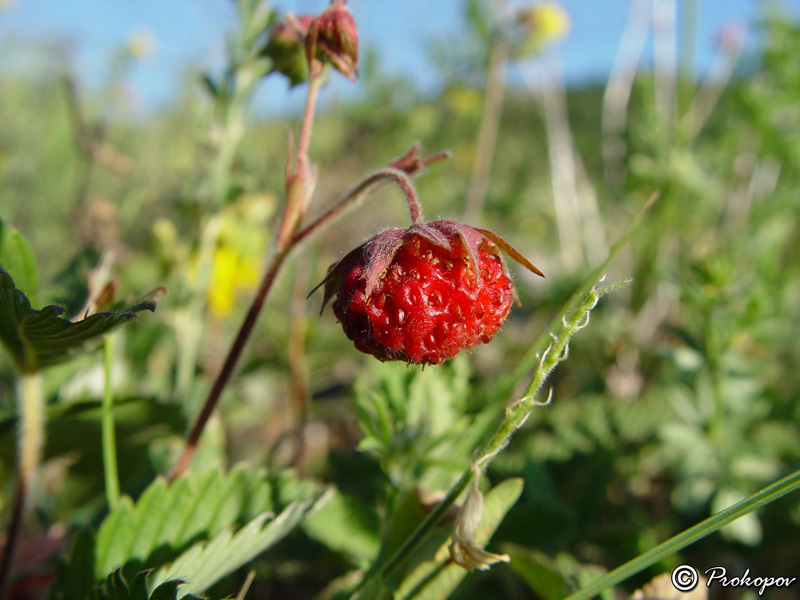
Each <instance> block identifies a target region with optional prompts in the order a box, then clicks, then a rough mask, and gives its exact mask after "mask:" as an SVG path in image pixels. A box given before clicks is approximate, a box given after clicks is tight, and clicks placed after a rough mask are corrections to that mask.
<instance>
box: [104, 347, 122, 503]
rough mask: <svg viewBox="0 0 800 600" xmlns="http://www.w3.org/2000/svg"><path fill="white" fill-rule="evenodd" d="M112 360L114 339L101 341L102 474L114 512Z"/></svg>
mask: <svg viewBox="0 0 800 600" xmlns="http://www.w3.org/2000/svg"><path fill="white" fill-rule="evenodd" d="M113 358H114V337H113V336H107V337H106V338H105V340H103V406H102V424H101V427H102V437H103V473H104V476H105V488H106V501H107V502H108V508H109V510H114V508H116V506H117V502H119V474H118V471H117V439H116V433H115V431H114V388H113V384H112V381H111V368H112V363H113Z"/></svg>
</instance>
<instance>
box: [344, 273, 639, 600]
mask: <svg viewBox="0 0 800 600" xmlns="http://www.w3.org/2000/svg"><path fill="white" fill-rule="evenodd" d="M626 283H627V282H623V283H618V284H613V285H609V286H606V287H603V288H597V287H596V286H595V287H592V288H591V290H590V291H589V293H588V294H586V296H585V297H584V299H583V301H582V302H581V305H580V306H579V307H578V308H577V309H575V310H574V311H572V312H570V313H566V314H564V315H563V318H562V322H563V328H562V329H561V332H560V333H559V334H558V336H555V337H554V338H553V341H552V342H551V344H550V346H549V347H548V348H547V349H546V350H545V352H544V353H543V354H542V357H541V359H540V361H539V366H538V368H537V369H536V371H535V372H534V374H533V377H532V378H531V382H530V384H529V385H528V388H527V389H526V391H525V394H524V395H523V397H522V398H520V399H519V400H517V401H516V402H514V403H513V404H512V405H511V406H510V407H509V408H508V409H507V410H506V413H505V417H504V418H503V421H502V422H501V423H500V425H499V426H498V427H497V428H496V429H495V431H494V433H493V434H492V435H491V436H490V437H489V439H488V440H487V441H486V442H485V443H484V444H483V445H482V446H481V447H480V449H479V450H478V451H476V453H475V455H474V457H473V459H472V463H471V464H470V466H469V467H468V468H467V470H466V471H464V473H463V474H462V475H461V477H460V478H459V480H458V481H457V482H456V483H455V484H454V485H453V487H452V488H450V491H449V492H448V493H447V496H445V498H444V500H442V501H441V502H440V503H439V504H438V505H437V507H436V508H435V509H434V510H433V511H432V512H431V513H430V514H429V515H428V516H427V517H426V518H425V520H424V521H423V522H422V523H420V525H419V526H418V527H417V529H416V530H415V531H414V533H412V534H411V536H409V537H408V539H407V540H406V541H405V542H404V543H403V545H402V546H401V547H400V548H399V549H398V550H397V551H396V552H395V553H394V554H393V555H392V556H391V557H390V558H389V559H388V560H387V561H386V562H385V563H383V565H380V566H374V567H373V568H372V569H371V570H370V571H368V572H367V574H366V575H365V576H364V578H363V579H362V580H361V581H360V582H359V584H358V585H357V586H356V588H355V589H354V590H353V595H352V596H351V597H352V598H360V596H359V593H360V592H361V591H362V590H364V589H365V588H366V587H367V584H369V583H371V582H372V581H373V580H374V579H376V578H378V579H382V580H386V579H387V578H389V577H390V576H391V575H392V573H393V572H394V571H395V570H396V569H397V568H398V567H399V566H400V565H401V564H403V562H405V560H406V559H407V558H408V557H409V556H410V555H411V553H412V552H414V551H415V550H416V549H417V547H418V546H419V545H420V544H421V543H422V541H423V540H424V539H425V537H426V536H427V535H428V533H429V532H430V531H431V530H432V529H433V527H435V526H436V524H437V523H438V522H439V520H440V519H441V518H442V516H443V515H444V514H445V512H447V509H449V508H450V507H451V506H452V505H453V504H454V503H455V501H456V500H457V499H458V497H459V496H460V495H461V493H462V492H463V491H464V490H465V489H466V487H467V486H468V485H469V484H470V482H471V481H472V480H473V478H474V477H475V476H476V475H477V474H479V473H480V472H481V471H482V470H483V469H485V468H486V467H487V466H488V465H489V463H490V462H491V461H492V460H493V459H494V458H495V457H496V456H497V455H498V454H499V453H500V451H501V450H503V448H505V447H506V445H508V442H509V440H510V439H511V436H512V435H513V434H514V432H515V431H517V430H518V429H519V428H520V427H522V425H524V424H525V421H527V419H528V417H529V416H530V414H531V412H532V411H533V409H534V408H535V407H536V406H538V405H541V404H546V402H545V403H542V402H539V401H537V400H536V392H537V391H538V390H539V389H540V388H541V386H542V384H543V383H544V381H545V380H546V379H547V376H548V375H549V374H550V373H551V372H552V371H553V369H555V367H556V366H557V365H558V363H559V362H561V361H562V360H564V358H566V353H567V346H568V344H569V341H570V339H571V338H572V336H574V335H575V334H576V333H577V332H578V331H580V330H581V329H583V328H584V327H586V325H588V323H589V313H590V312H591V310H592V309H593V308H594V307H595V306H596V305H597V302H598V300H599V299H600V297H601V296H603V295H604V294H606V293H608V292H610V291H612V290H614V289H616V288H617V287H619V286H621V285H625V284H626Z"/></svg>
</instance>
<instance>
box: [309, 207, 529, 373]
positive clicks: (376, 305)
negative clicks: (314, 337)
mask: <svg viewBox="0 0 800 600" xmlns="http://www.w3.org/2000/svg"><path fill="white" fill-rule="evenodd" d="M501 248H502V249H503V250H505V251H506V252H507V253H508V254H509V255H510V256H511V257H512V258H514V259H515V260H516V261H518V262H520V263H521V264H523V265H524V266H525V267H526V268H528V269H529V270H531V271H532V272H534V273H536V274H538V275H542V273H541V271H539V270H538V269H537V268H536V267H534V266H533V265H532V264H531V263H529V262H528V261H527V260H526V259H525V258H524V257H523V256H522V255H521V254H519V253H518V252H517V251H516V250H514V249H513V248H512V247H511V246H510V245H509V244H508V243H507V242H505V241H504V240H503V239H501V238H500V237H498V236H497V235H495V234H493V233H491V232H489V231H486V230H483V229H476V228H473V227H469V226H468V225H462V224H460V223H454V222H453V221H434V222H432V223H426V224H422V223H417V224H414V225H412V226H411V227H409V228H408V229H388V230H386V231H384V232H382V233H380V234H378V235H377V236H375V237H374V238H372V239H371V240H369V241H368V242H366V243H365V244H364V245H362V246H359V247H358V248H356V249H355V250H353V251H352V252H350V253H349V254H347V255H346V256H345V257H344V258H343V259H342V260H340V261H339V262H338V263H336V264H335V265H333V266H332V267H331V268H330V270H329V272H328V275H327V277H326V278H325V280H324V281H323V283H324V284H325V300H324V302H323V307H324V305H325V302H327V300H328V299H329V298H331V297H332V296H333V295H334V294H336V299H335V300H334V302H333V312H334V314H335V315H336V317H337V318H338V319H339V321H340V322H341V324H342V328H343V329H344V332H345V333H346V334H347V337H348V338H350V339H351V340H352V341H353V342H354V344H355V346H356V348H357V349H358V350H361V351H362V352H365V353H367V354H371V355H373V356H375V357H376V358H378V359H379V360H402V361H406V362H408V363H418V364H423V365H424V364H434V365H438V364H441V363H442V362H444V361H445V360H447V359H448V358H452V357H453V356H455V355H456V354H458V353H459V352H460V351H461V350H463V349H465V348H471V347H472V346H475V345H476V344H482V343H486V342H488V341H490V340H491V339H492V338H493V337H494V334H495V333H497V330H498V329H500V326H501V325H502V324H503V322H504V321H505V319H506V317H507V316H508V312H509V310H510V309H511V303H512V301H513V299H514V298H515V297H516V294H515V291H514V284H513V283H512V281H511V278H510V277H509V275H508V270H507V268H506V264H505V261H504V259H503V257H502V255H501V254H500V249H501ZM542 276H543V275H542Z"/></svg>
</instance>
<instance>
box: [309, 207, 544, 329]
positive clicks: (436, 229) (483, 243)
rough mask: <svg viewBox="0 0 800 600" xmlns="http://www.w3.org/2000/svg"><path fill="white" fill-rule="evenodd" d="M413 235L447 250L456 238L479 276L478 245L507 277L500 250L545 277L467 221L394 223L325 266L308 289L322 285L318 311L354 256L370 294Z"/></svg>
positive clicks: (496, 238)
mask: <svg viewBox="0 0 800 600" xmlns="http://www.w3.org/2000/svg"><path fill="white" fill-rule="evenodd" d="M414 236H420V237H422V238H424V239H426V240H428V241H429V242H430V243H431V244H433V245H434V246H437V247H439V248H442V249H443V250H445V251H446V252H453V251H454V248H453V247H452V245H451V240H452V239H455V240H457V241H458V244H459V246H460V247H461V248H462V249H463V250H464V251H465V252H466V257H467V260H468V262H469V264H470V266H471V267H472V269H473V270H474V271H475V272H476V274H477V278H478V280H480V278H481V274H480V269H479V268H478V256H479V250H480V249H481V248H483V249H485V250H488V251H489V252H491V253H492V254H494V255H495V256H497V257H498V259H499V261H500V265H501V266H502V269H503V274H504V275H506V277H509V278H510V273H509V271H508V266H507V265H506V262H505V259H504V257H503V255H502V253H501V252H500V250H502V251H503V252H505V253H506V254H508V256H509V257H511V258H512V259H513V260H514V261H516V262H518V263H519V264H521V265H522V266H523V267H525V268H526V269H528V270H529V271H530V272H532V273H534V274H536V275H539V276H540V277H544V273H542V272H541V271H540V270H539V269H538V268H537V267H535V266H534V265H533V264H532V263H531V262H530V261H528V259H526V258H525V257H524V256H523V255H522V254H521V253H520V252H519V251H518V250H516V249H515V248H514V247H513V246H512V245H511V244H509V243H508V242H507V241H505V240H504V239H503V238H501V237H500V236H499V235H497V234H495V233H493V232H491V231H489V230H486V229H479V228H475V227H470V226H469V225H464V224H462V223H456V222H455V221H449V220H446V219H442V220H439V221H432V222H430V223H415V224H413V225H411V226H410V227H409V228H408V229H399V228H396V227H393V228H390V229H386V230H384V231H382V232H381V233H379V234H378V235H376V236H375V237H373V238H371V239H370V240H368V241H367V242H365V243H364V244H362V245H361V246H358V247H357V248H354V249H353V250H351V251H350V252H348V253H347V254H346V255H345V256H343V257H342V258H341V259H340V260H339V261H337V262H335V263H334V264H332V265H331V266H330V267H329V268H328V273H327V274H326V275H325V278H324V279H323V280H322V281H321V282H320V283H319V284H318V285H317V286H315V287H314V289H313V290H311V292H310V293H309V297H310V296H311V294H313V293H314V292H315V291H317V290H318V289H319V288H320V287H323V286H324V290H323V298H322V307H321V309H320V314H322V312H323V311H324V310H325V306H326V305H327V303H328V302H329V301H330V299H331V298H332V297H333V296H335V295H336V294H337V292H338V291H339V288H340V286H341V282H342V274H343V273H344V271H345V270H346V269H347V267H348V266H349V265H350V264H351V263H352V262H353V260H356V259H357V258H358V257H360V256H363V257H364V268H363V272H362V274H361V278H362V279H364V280H365V282H366V283H365V289H364V294H365V296H366V297H367V298H369V296H371V294H372V292H373V291H374V289H375V287H376V286H377V284H378V282H379V281H380V279H381V277H382V276H383V275H384V274H385V272H386V269H387V268H388V267H389V265H391V263H392V261H393V260H394V258H395V255H396V254H397V251H398V250H399V249H400V248H401V247H402V246H403V244H405V243H408V242H410V241H411V240H412V239H413V238H414ZM514 297H515V299H516V300H517V303H519V298H517V296H516V291H515V292H514Z"/></svg>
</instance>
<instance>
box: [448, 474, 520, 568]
mask: <svg viewBox="0 0 800 600" xmlns="http://www.w3.org/2000/svg"><path fill="white" fill-rule="evenodd" d="M482 516H483V494H482V493H481V491H480V489H478V477H477V476H476V477H475V479H473V482H472V487H471V488H470V490H469V493H468V494H467V499H466V500H464V504H463V506H462V507H461V510H459V511H458V515H457V516H456V524H455V527H454V528H453V541H452V542H450V545H449V546H448V547H447V549H448V550H449V551H450V558H452V559H453V562H454V563H456V564H457V565H460V566H462V567H464V568H465V569H466V570H467V571H470V572H471V571H474V570H475V569H477V570H479V571H488V570H489V567H490V566H491V565H493V564H495V563H498V562H509V561H510V560H511V559H510V558H509V557H508V554H493V553H492V552H487V551H486V550H484V549H483V548H479V547H478V546H476V545H475V534H476V533H478V526H479V525H480V524H481V517H482Z"/></svg>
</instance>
